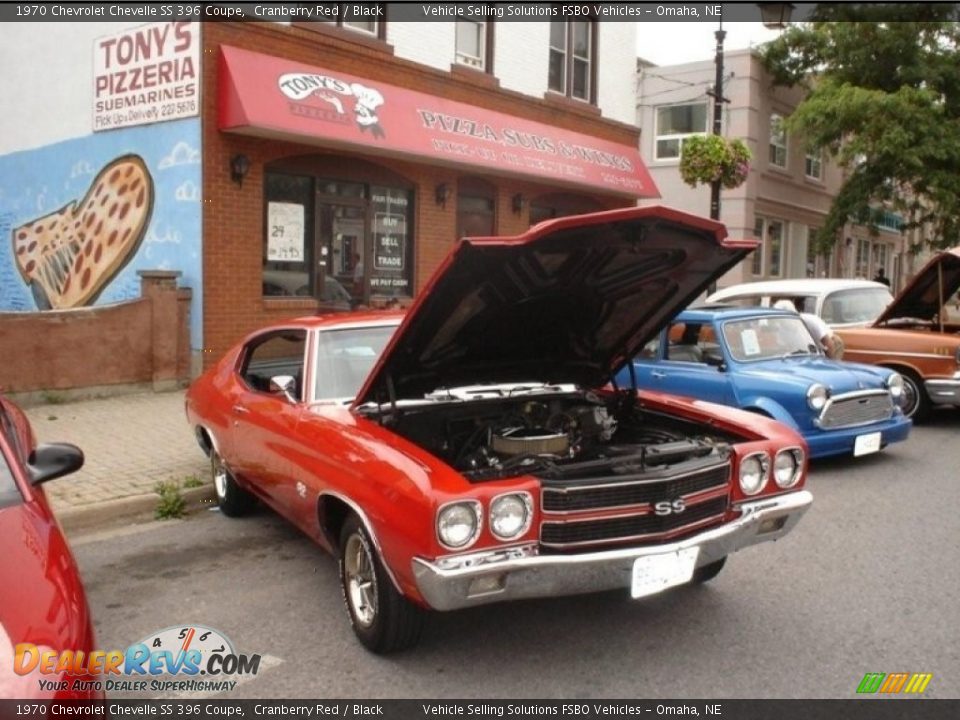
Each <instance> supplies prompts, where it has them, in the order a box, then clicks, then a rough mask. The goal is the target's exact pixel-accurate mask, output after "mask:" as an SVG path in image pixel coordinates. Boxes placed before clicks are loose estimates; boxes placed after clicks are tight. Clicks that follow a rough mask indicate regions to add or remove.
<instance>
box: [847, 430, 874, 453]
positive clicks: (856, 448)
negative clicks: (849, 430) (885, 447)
mask: <svg viewBox="0 0 960 720" xmlns="http://www.w3.org/2000/svg"><path fill="white" fill-rule="evenodd" d="M875 452H880V433H878V432H875V433H870V434H868V435H857V439H856V440H854V441H853V456H854V457H860V456H861V455H869V454H870V453H875Z"/></svg>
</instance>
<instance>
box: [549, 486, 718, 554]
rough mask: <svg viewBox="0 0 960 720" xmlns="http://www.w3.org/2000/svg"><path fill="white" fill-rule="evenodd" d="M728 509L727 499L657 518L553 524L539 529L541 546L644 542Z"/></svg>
mask: <svg viewBox="0 0 960 720" xmlns="http://www.w3.org/2000/svg"><path fill="white" fill-rule="evenodd" d="M726 509H727V496H726V495H724V496H723V497H718V498H714V499H713V500H708V501H706V502H702V503H699V504H697V505H693V506H691V507H688V508H687V509H686V510H685V511H683V512H681V513H673V514H671V515H654V514H653V513H652V512H650V513H646V514H642V515H629V516H626V517H615V518H602V519H594V520H582V521H566V522H550V521H545V522H543V523H542V524H541V526H540V543H541V544H542V545H544V546H547V547H551V546H552V547H567V546H571V545H586V544H594V543H609V542H613V541H623V540H636V539H642V538H643V537H644V536H648V535H659V534H662V533H667V532H670V531H673V530H678V529H680V528H683V527H685V526H688V525H694V524H696V523H701V522H705V521H707V520H710V519H713V518H719V517H721V516H722V515H723V514H724V512H726Z"/></svg>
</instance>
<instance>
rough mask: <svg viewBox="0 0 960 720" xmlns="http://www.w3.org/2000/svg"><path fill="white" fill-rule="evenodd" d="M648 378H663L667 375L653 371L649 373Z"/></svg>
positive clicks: (659, 371)
mask: <svg viewBox="0 0 960 720" xmlns="http://www.w3.org/2000/svg"><path fill="white" fill-rule="evenodd" d="M650 376H651V377H655V378H665V377H666V376H667V374H666V373H665V372H663V371H662V370H653V371H651V372H650Z"/></svg>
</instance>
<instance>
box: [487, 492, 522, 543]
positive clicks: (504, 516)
mask: <svg viewBox="0 0 960 720" xmlns="http://www.w3.org/2000/svg"><path fill="white" fill-rule="evenodd" d="M531 505H532V503H531V501H530V496H529V495H528V494H527V493H511V494H510V495H500V496H499V497H496V498H494V499H493V502H491V503H490V531H491V532H492V533H493V534H494V536H495V537H497V538H498V539H500V540H512V539H513V538H515V537H517V536H519V535H522V534H523V533H525V532H526V531H527V530H528V529H529V528H530V519H531V515H532V513H531Z"/></svg>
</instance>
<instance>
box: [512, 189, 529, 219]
mask: <svg viewBox="0 0 960 720" xmlns="http://www.w3.org/2000/svg"><path fill="white" fill-rule="evenodd" d="M526 202H527V201H526V200H525V199H524V197H523V194H522V193H517V194H516V195H514V196H513V197H512V198H510V205H511V207H512V208H513V212H514V213H515V214H517V215H519V214H520V213H522V212H523V206H524V204H525V203H526Z"/></svg>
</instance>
